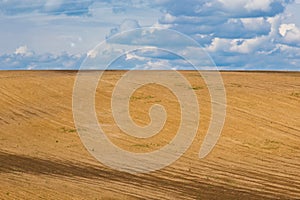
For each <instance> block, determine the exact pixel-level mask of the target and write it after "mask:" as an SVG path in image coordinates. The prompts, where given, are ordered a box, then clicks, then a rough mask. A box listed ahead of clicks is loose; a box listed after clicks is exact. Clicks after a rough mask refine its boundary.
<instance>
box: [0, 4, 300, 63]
mask: <svg viewBox="0 0 300 200" xmlns="http://www.w3.org/2000/svg"><path fill="white" fill-rule="evenodd" d="M293 2H294V1H293V0H189V1H185V0H183V1H177V0H153V1H150V0H124V1H117V0H101V1H96V0H84V1H79V0H72V1H71V0H46V1H44V0H34V1H33V0H27V1H17V0H10V1H7V0H2V1H1V0H0V14H2V16H7V18H9V19H10V20H11V21H9V25H8V22H3V21H4V20H2V21H1V20H0V23H1V25H2V27H3V29H2V30H1V32H2V35H3V36H4V37H2V38H9V37H8V35H10V34H9V31H6V30H7V28H11V27H13V28H12V29H11V33H12V34H13V35H14V36H15V38H17V39H16V42H11V43H13V44H14V45H13V47H11V48H10V51H11V52H14V53H11V54H7V53H6V54H3V55H2V56H1V57H0V59H1V61H0V62H1V64H2V65H1V66H6V67H7V68H12V67H15V68H33V69H34V68H38V67H41V65H43V66H46V68H51V66H52V67H53V68H54V66H55V67H61V68H63V69H65V68H74V66H75V67H76V66H78V63H79V62H80V60H81V59H82V57H83V56H81V55H87V56H88V57H89V58H96V57H97V55H98V54H97V53H98V52H97V51H95V50H91V51H88V52H86V50H87V49H91V48H93V47H94V46H96V44H98V43H99V42H101V41H102V40H104V39H105V37H106V38H111V37H112V36H114V35H116V34H118V33H121V32H124V31H125V32H126V31H128V30H132V29H137V28H141V27H143V26H149V25H153V26H154V27H160V28H170V29H174V30H177V31H179V32H181V33H184V34H186V35H187V36H190V37H192V38H193V39H195V40H196V41H197V42H199V44H200V45H202V46H203V47H204V49H205V50H206V51H208V52H209V53H210V55H211V57H212V58H213V59H214V61H215V62H216V64H217V65H218V66H220V67H221V68H230V69H241V68H245V69H254V68H257V67H261V68H265V69H267V68H268V69H270V68H274V69H275V68H277V67H278V66H279V65H281V67H282V66H287V67H290V68H291V69H295V67H296V66H297V64H299V51H300V50H299V47H300V37H299V35H300V28H299V26H300V25H299V21H298V22H297V23H296V22H292V21H286V18H288V17H289V14H287V13H285V8H286V7H287V5H288V4H292V3H293ZM297 2H298V1H297ZM298 3H299V2H298ZM294 5H295V4H294ZM154 12H155V17H157V18H155V17H154V14H152V13H154ZM37 13H38V14H41V15H39V16H43V20H42V19H41V18H34V17H32V19H29V20H28V19H27V24H22V23H21V22H20V21H21V18H22V17H19V18H17V17H16V18H14V17H11V16H14V15H20V16H22V15H23V14H26V15H28V16H35V15H36V14H37ZM74 15H75V16H76V17H74ZM45 16H46V18H44V17H45ZM62 17H63V18H62ZM62 19H63V20H62ZM74 19H76V20H74ZM294 19H295V17H294ZM18 20H19V21H18ZM33 21H34V22H35V24H38V26H36V27H34V28H35V29H33V28H31V29H30V27H31V24H32V23H31V22H33ZM12 22H13V23H12ZM11 24H15V26H13V25H11ZM20 24H21V25H22V26H20ZM29 25H30V26H29ZM19 27H22V29H25V30H26V31H24V32H27V33H28V35H27V36H26V34H22V35H21V34H16V33H17V31H16V30H18V29H20V28H19ZM45 27H48V29H47V28H45ZM99 27H101V29H100V28H99ZM97 28H98V29H97ZM30 30H31V31H30ZM153 30H154V29H153ZM154 31H155V30H154ZM1 32H0V33H1ZM47 32H49V33H47ZM75 33H76V34H75ZM34 34H36V37H32V35H34ZM101 34H102V35H101ZM137 34H138V35H126V34H124V35H123V37H122V38H121V39H122V40H119V41H117V40H115V41H112V42H114V43H118V42H119V43H120V44H123V45H141V44H142V45H145V46H151V47H163V46H164V45H166V44H165V40H163V39H162V38H170V37H171V36H170V35H160V33H159V32H156V33H155V34H153V36H151V34H148V33H143V31H140V32H138V33H137ZM143 34H145V36H144V37H143ZM42 35H46V36H45V37H42ZM100 35H101V36H100ZM16 36H17V37H16ZM70 36H72V37H74V38H82V40H80V41H77V40H76V39H70ZM67 37H68V38H69V39H67ZM34 38H37V39H36V40H34ZM48 38H51V39H48ZM88 38H91V39H88ZM5 40H6V39H3V41H0V44H1V46H8V42H6V41H5ZM40 40H43V41H45V43H47V45H45V47H44V46H43V45H44V43H43V44H40V46H38V45H36V44H37V41H40ZM173 40H174V41H176V42H174V46H176V47H177V50H178V51H180V50H181V49H183V48H180V46H184V45H185V44H184V42H183V43H182V41H180V40H179V39H178V38H176V37H174V38H173ZM50 41H51V42H50ZM63 41H65V43H64V42H63ZM88 41H89V42H88ZM30 42H31V43H32V44H30ZM24 43H25V44H28V46H30V47H32V46H33V45H35V47H34V50H35V51H36V52H38V50H39V49H42V48H39V47H42V46H43V49H45V48H46V47H47V48H50V47H51V49H52V48H53V49H58V50H59V51H66V52H68V53H53V52H52V53H44V54H41V53H40V52H38V53H35V52H34V51H32V50H30V49H29V48H28V47H27V46H25V45H23V46H20V44H24ZM9 45H10V43H9ZM167 45H170V44H167ZM65 46H67V47H65ZM83 46H84V48H83ZM79 48H81V49H80V50H76V49H79ZM49 51H50V50H49ZM114 51H118V49H107V51H106V52H104V53H105V54H104V55H102V56H103V57H104V59H106V58H109V54H114V53H115V52H114ZM6 52H7V51H6ZM70 52H72V54H71V53H70ZM75 52H76V53H75ZM78 52H80V56H79V55H78V54H77V53H78ZM175 53H176V52H175ZM122 59H123V61H122V62H121V61H120V62H119V61H116V62H115V65H113V66H114V67H116V68H121V67H124V66H127V67H129V66H140V67H141V68H143V66H144V68H145V69H150V68H151V67H150V66H149V65H153V66H156V67H159V66H160V67H162V66H163V65H167V64H170V65H174V66H175V68H180V65H181V66H182V67H183V68H184V67H186V68H188V67H189V66H188V65H186V64H184V62H181V61H180V59H177V58H176V56H174V55H172V54H169V53H165V52H159V51H155V50H154V49H152V50H151V51H150V50H146V51H139V52H130V53H127V54H126V55H124V58H122ZM22 62H23V64H22ZM39 62H40V63H39ZM126 62H127V63H128V65H126V64H125V63H126ZM48 63H49V64H48Z"/></svg>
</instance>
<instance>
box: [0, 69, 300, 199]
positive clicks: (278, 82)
mask: <svg viewBox="0 0 300 200" xmlns="http://www.w3.org/2000/svg"><path fill="white" fill-rule="evenodd" d="M90 73H92V72H90ZM124 73H125V72H122V71H108V72H105V76H104V77H103V80H102V81H101V84H100V85H99V87H98V90H97V94H96V102H97V103H96V110H97V115H98V119H99V121H100V122H101V123H102V124H105V126H104V130H105V132H106V134H107V135H108V137H109V138H110V139H111V140H112V141H113V142H114V143H115V144H116V145H118V146H120V147H122V148H124V149H126V150H129V151H133V152H141V153H142V152H149V151H153V150H155V149H159V148H161V147H162V146H164V145H166V144H168V141H170V140H171V139H172V137H174V135H175V134H174V133H175V132H176V130H177V128H178V125H179V122H180V121H179V119H180V118H179V116H180V111H179V104H178V102H177V100H176V98H175V96H174V94H173V93H171V92H170V91H169V90H168V89H166V88H163V87H162V86H158V85H155V84H149V85H146V86H143V87H142V88H140V89H139V90H137V91H136V92H135V93H134V94H133V96H132V97H131V101H130V106H131V111H130V112H131V115H132V118H133V119H134V120H135V122H136V123H137V124H140V125H146V124H147V123H149V122H150V119H149V116H148V109H149V107H150V106H151V105H153V104H154V103H159V104H162V105H164V106H165V109H166V111H167V112H168V116H169V117H168V120H167V122H166V125H165V127H164V129H163V130H162V131H161V132H160V133H159V134H158V135H156V136H154V137H152V138H149V139H148V140H146V139H136V138H133V137H129V136H128V135H126V134H124V133H122V131H121V130H120V129H119V128H118V126H117V125H116V124H115V122H114V120H113V117H112V113H111V107H110V105H111V104H110V96H111V94H112V89H113V88H114V85H115V84H116V82H117V81H118V80H119V78H120V77H121V76H122V75H123V74H124ZM136 73H137V76H141V75H142V74H143V73H150V72H136ZM182 73H183V75H184V76H185V77H186V78H187V79H188V80H189V81H190V83H191V85H192V86H193V87H192V88H190V89H191V90H194V92H195V93H196V94H197V96H198V100H199V105H200V111H201V112H200V113H201V120H200V127H199V130H198V133H197V136H196V139H195V140H194V142H193V144H192V145H191V147H190V148H189V150H188V151H187V152H186V153H185V154H184V155H183V156H182V157H181V158H180V159H179V160H177V161H176V162H175V163H173V164H172V165H170V166H168V167H166V168H165V169H162V170H159V171H156V172H152V173H149V174H140V175H132V174H128V173H123V172H118V171H115V170H112V169H109V168H107V167H106V166H104V165H102V164H101V163H99V162H98V161H97V160H95V159H94V158H93V157H92V156H91V155H90V154H89V153H88V152H87V150H86V149H85V147H84V146H83V144H82V143H81V141H80V139H79V136H78V135H77V132H76V129H75V126H74V122H73V115H72V91H73V84H74V80H75V77H76V72H72V71H2V72H0V199H300V106H299V105H300V73H292V72H291V73H273V72H268V73H267V72H222V77H223V79H224V83H225V88H226V92H227V101H228V105H227V117H226V122H225V126H224V129H223V132H222V135H221V138H220V139H219V141H218V143H217V145H216V147H215V148H214V150H213V151H212V152H211V153H210V154H209V156H207V157H206V158H205V159H199V158H198V152H199V149H200V146H201V142H202V141H203V138H204V136H205V134H206V131H207V127H208V124H209V119H210V116H211V111H210V108H211V107H210V98H209V93H208V90H207V87H206V86H205V84H204V82H203V80H202V79H201V77H200V76H199V74H197V73H196V72H192V71H187V72H182Z"/></svg>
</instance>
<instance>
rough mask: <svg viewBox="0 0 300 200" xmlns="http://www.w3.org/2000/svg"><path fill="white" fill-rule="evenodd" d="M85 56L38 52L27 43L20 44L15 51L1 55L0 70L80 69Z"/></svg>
mask: <svg viewBox="0 0 300 200" xmlns="http://www.w3.org/2000/svg"><path fill="white" fill-rule="evenodd" d="M83 58H84V56H82V55H79V54H78V55H70V54H68V53H62V54H59V55H54V54H36V53H35V52H34V51H32V50H30V49H29V48H28V47H27V46H26V45H25V46H20V47H19V48H17V49H16V51H15V52H14V53H11V54H4V55H1V56H0V70H16V69H28V70H32V69H78V68H79V66H80V64H81V62H82V60H83Z"/></svg>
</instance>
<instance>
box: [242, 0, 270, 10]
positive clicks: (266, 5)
mask: <svg viewBox="0 0 300 200" xmlns="http://www.w3.org/2000/svg"><path fill="white" fill-rule="evenodd" d="M272 2H273V0H248V1H247V3H246V5H245V8H246V9H247V10H248V11H254V10H262V11H269V10H270V9H271V7H270V4H271V3H272Z"/></svg>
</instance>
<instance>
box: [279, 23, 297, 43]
mask: <svg viewBox="0 0 300 200" xmlns="http://www.w3.org/2000/svg"><path fill="white" fill-rule="evenodd" d="M279 33H280V35H281V36H282V37H283V42H284V43H286V44H290V45H295V46H300V29H299V28H298V27H297V26H296V25H295V24H281V25H280V27H279Z"/></svg>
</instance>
